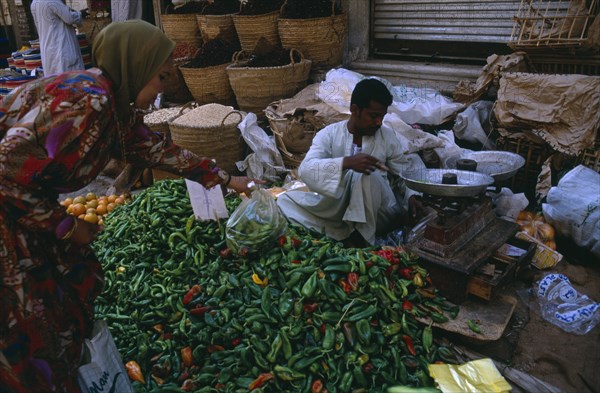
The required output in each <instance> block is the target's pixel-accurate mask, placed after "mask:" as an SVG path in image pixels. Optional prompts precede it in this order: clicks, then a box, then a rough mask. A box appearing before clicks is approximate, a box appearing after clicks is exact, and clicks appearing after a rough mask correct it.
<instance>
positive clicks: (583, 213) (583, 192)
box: [542, 165, 600, 257]
mask: <svg viewBox="0 0 600 393" xmlns="http://www.w3.org/2000/svg"><path fill="white" fill-rule="evenodd" d="M542 210H543V212H544V218H545V219H546V221H548V223H550V224H552V225H553V226H554V228H555V229H556V231H557V232H558V233H560V234H561V235H563V236H567V237H570V238H572V239H573V241H574V242H575V244H577V245H578V246H580V247H583V248H585V249H587V250H590V251H591V252H592V253H593V254H594V255H596V256H599V257H600V174H598V173H597V172H594V171H593V170H591V169H590V168H587V167H585V166H583V165H579V166H577V167H575V168H573V169H572V170H571V171H569V172H568V173H567V174H566V175H565V176H564V177H563V178H562V179H560V181H559V182H558V185H557V186H556V187H552V188H551V189H550V191H549V192H548V197H547V198H546V203H544V204H543V205H542Z"/></svg>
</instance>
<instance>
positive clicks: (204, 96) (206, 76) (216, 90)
mask: <svg viewBox="0 0 600 393" xmlns="http://www.w3.org/2000/svg"><path fill="white" fill-rule="evenodd" d="M230 64H231V63H225V64H221V65H217V66H212V67H204V68H186V67H179V69H180V70H181V73H182V75H183V79H184V80H185V84H186V85H187V87H188V89H189V90H190V92H191V93H192V96H194V99H195V100H196V101H197V102H198V103H199V104H200V105H203V104H210V103H217V104H223V105H233V103H234V101H235V98H234V96H233V90H231V85H230V84H229V78H228V76H227V72H225V69H226V68H227V66H229V65H230Z"/></svg>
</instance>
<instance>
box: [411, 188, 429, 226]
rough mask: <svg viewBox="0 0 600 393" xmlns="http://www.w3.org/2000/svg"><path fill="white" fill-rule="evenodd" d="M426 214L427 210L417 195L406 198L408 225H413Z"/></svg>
mask: <svg viewBox="0 0 600 393" xmlns="http://www.w3.org/2000/svg"><path fill="white" fill-rule="evenodd" d="M426 213H427V208H426V207H425V205H423V202H421V200H420V199H419V198H417V195H412V196H411V197H410V198H408V216H409V217H408V222H409V225H411V226H412V225H415V224H416V223H418V222H419V220H420V219H421V218H423V217H424V216H425V214H426Z"/></svg>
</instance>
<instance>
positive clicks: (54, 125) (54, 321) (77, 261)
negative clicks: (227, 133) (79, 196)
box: [0, 21, 248, 392]
mask: <svg viewBox="0 0 600 393" xmlns="http://www.w3.org/2000/svg"><path fill="white" fill-rule="evenodd" d="M174 46H175V44H174V43H173V42H172V41H171V40H169V39H168V38H167V37H166V36H165V35H164V34H163V33H162V32H161V31H160V29H158V28H156V27H155V26H152V25H151V24H148V23H146V22H142V21H127V22H121V23H113V24H111V25H109V26H108V27H106V28H105V29H104V30H102V32H100V33H99V35H98V36H97V38H96V41H95V42H94V49H93V58H94V62H95V64H96V65H97V67H98V68H93V69H91V70H88V71H71V72H66V73H63V74H59V75H55V76H50V77H47V78H43V79H40V80H36V81H33V82H31V83H29V84H27V85H24V86H22V87H21V88H19V89H17V90H15V91H14V92H13V93H12V94H11V95H9V96H7V97H5V98H4V100H2V101H0V391H1V392H50V391H69V392H71V391H73V392H76V391H79V386H78V384H77V378H76V376H77V368H78V367H79V366H80V363H81V353H82V344H83V340H84V339H85V338H86V337H89V336H90V333H91V329H92V325H93V302H94V299H95V297H96V296H98V294H99V293H100V292H101V290H102V285H103V274H102V269H101V266H100V263H99V262H98V260H97V259H96V257H95V255H94V253H93V252H92V251H91V248H90V246H89V244H90V243H91V242H92V241H93V240H94V238H95V235H96V232H97V231H98V230H99V229H100V228H99V227H98V226H96V225H94V224H90V223H88V222H85V221H83V220H78V219H76V218H74V217H72V216H69V215H67V214H66V212H65V209H64V208H63V207H62V206H60V205H59V203H58V195H59V194H60V193H66V192H73V191H76V190H79V189H81V188H82V187H84V186H85V185H87V184H89V183H90V182H91V181H92V180H94V178H95V177H96V176H97V175H98V174H99V173H100V171H101V170H102V169H103V168H104V166H105V165H106V164H107V163H108V161H109V160H110V158H111V157H120V158H124V159H125V161H127V162H128V163H133V164H135V165H139V166H146V167H155V168H160V169H163V170H168V171H171V172H174V173H178V174H180V175H182V176H184V177H186V178H189V179H192V180H196V181H198V182H200V183H202V184H203V185H205V186H207V187H211V186H214V185H218V184H226V185H228V186H229V187H230V188H233V189H234V190H236V191H238V192H244V191H246V184H247V183H248V179H247V178H244V177H231V176H230V175H229V174H227V173H226V172H224V171H222V170H219V168H218V167H216V166H215V164H214V162H213V161H212V160H209V159H206V158H201V157H198V156H196V155H195V154H193V153H191V152H190V151H187V150H184V149H181V148H179V147H177V146H175V145H173V144H170V142H168V141H166V140H163V138H162V136H161V135H160V134H156V133H152V132H149V131H148V130H147V129H146V128H144V126H143V124H142V122H141V119H142V117H141V116H142V115H141V114H138V113H136V110H135V108H143V109H146V108H148V107H149V105H150V104H151V103H152V102H153V101H154V99H155V98H156V95H157V94H158V93H159V92H160V91H161V89H162V86H161V84H162V83H161V80H162V78H163V77H164V76H166V73H167V72H169V71H170V66H171V64H170V54H171V52H172V51H173V48H174Z"/></svg>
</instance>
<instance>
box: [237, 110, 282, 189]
mask: <svg viewBox="0 0 600 393" xmlns="http://www.w3.org/2000/svg"><path fill="white" fill-rule="evenodd" d="M238 129H239V130H240V133H241V134H242V137H243V138H244V140H245V141H246V143H247V144H248V146H249V147H250V149H252V151H253V152H254V153H252V154H249V155H248V156H247V157H246V158H245V159H244V160H243V161H238V162H236V166H237V168H238V169H239V170H240V171H242V172H243V171H246V175H247V176H248V177H251V178H255V179H262V180H268V181H278V180H281V179H280V178H279V175H280V174H282V173H287V172H288V170H287V169H286V168H285V165H284V163H283V159H282V158H281V154H280V153H279V150H277V146H275V142H274V141H273V140H272V139H271V138H270V137H269V136H268V135H267V133H266V132H265V131H264V130H263V129H262V128H260V127H259V125H258V122H257V118H256V115H255V114H254V113H248V114H247V115H246V117H244V120H242V121H241V123H240V124H239V125H238Z"/></svg>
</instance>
